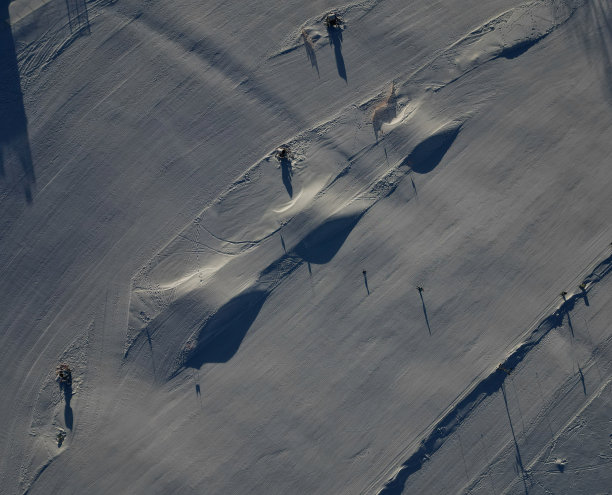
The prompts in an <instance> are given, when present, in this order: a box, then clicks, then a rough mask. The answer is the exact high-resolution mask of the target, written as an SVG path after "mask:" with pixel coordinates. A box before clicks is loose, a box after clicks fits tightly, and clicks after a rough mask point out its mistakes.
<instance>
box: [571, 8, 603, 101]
mask: <svg viewBox="0 0 612 495" xmlns="http://www.w3.org/2000/svg"><path fill="white" fill-rule="evenodd" d="M582 12H584V18H581V19H580V20H579V22H578V21H577V22H573V23H571V25H572V26H575V28H576V30H577V34H578V36H579V37H580V39H581V42H582V43H583V45H584V48H585V54H586V56H587V59H588V60H589V62H590V63H591V64H592V65H593V66H595V67H596V69H597V72H599V77H600V79H601V83H602V87H603V88H602V89H603V90H604V91H605V92H606V93H607V94H606V96H607V101H608V104H609V105H612V3H610V2H609V0H592V1H590V2H586V3H585V5H584V6H583V8H582Z"/></svg>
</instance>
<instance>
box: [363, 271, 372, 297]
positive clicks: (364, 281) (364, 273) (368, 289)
mask: <svg viewBox="0 0 612 495" xmlns="http://www.w3.org/2000/svg"><path fill="white" fill-rule="evenodd" d="M363 283H364V284H365V288H366V291H367V292H368V296H369V295H370V288H369V287H368V274H367V273H366V271H365V270H364V271H363Z"/></svg>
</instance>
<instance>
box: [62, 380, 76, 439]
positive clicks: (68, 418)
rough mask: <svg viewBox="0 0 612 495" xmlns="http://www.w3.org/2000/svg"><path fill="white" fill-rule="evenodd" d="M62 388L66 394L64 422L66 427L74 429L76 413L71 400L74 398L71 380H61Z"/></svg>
mask: <svg viewBox="0 0 612 495" xmlns="http://www.w3.org/2000/svg"><path fill="white" fill-rule="evenodd" d="M60 389H61V391H62V393H63V394H64V424H65V425H66V428H68V429H69V430H72V425H73V424H74V415H73V413H72V407H71V406H70V401H71V400H72V383H71V382H60Z"/></svg>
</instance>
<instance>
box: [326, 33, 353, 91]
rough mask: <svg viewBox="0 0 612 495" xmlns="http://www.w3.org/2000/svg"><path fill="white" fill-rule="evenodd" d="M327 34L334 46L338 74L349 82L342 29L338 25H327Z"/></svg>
mask: <svg viewBox="0 0 612 495" xmlns="http://www.w3.org/2000/svg"><path fill="white" fill-rule="evenodd" d="M327 34H328V36H329V44H330V45H332V46H333V47H334V55H335V57H336V68H337V69H338V75H339V76H340V77H341V78H342V79H344V81H345V82H347V83H348V79H347V76H346V67H345V65H344V57H343V56H342V29H341V28H339V27H336V26H327Z"/></svg>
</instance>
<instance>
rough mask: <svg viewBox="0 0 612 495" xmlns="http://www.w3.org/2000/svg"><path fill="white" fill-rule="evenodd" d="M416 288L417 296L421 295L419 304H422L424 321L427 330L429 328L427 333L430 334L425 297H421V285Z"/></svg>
mask: <svg viewBox="0 0 612 495" xmlns="http://www.w3.org/2000/svg"><path fill="white" fill-rule="evenodd" d="M417 290H418V291H419V296H421V304H422V305H423V314H424V315H425V323H427V330H429V335H431V326H429V318H428V317H427V308H426V307H425V299H423V287H417Z"/></svg>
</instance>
